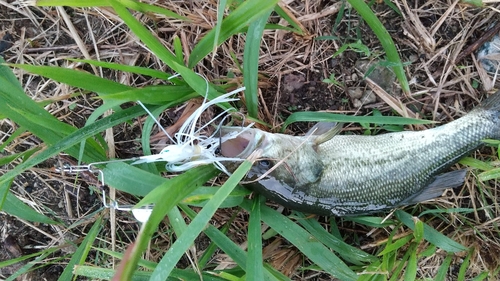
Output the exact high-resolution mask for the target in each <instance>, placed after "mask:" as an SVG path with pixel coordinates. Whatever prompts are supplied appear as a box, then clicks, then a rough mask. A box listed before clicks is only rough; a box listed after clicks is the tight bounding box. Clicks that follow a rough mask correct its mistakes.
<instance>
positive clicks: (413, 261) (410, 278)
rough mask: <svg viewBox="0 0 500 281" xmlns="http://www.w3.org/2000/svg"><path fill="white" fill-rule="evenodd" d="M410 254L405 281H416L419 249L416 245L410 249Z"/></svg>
mask: <svg viewBox="0 0 500 281" xmlns="http://www.w3.org/2000/svg"><path fill="white" fill-rule="evenodd" d="M407 252H409V253H410V258H409V259H408V264H407V266H406V270H405V277H404V278H405V281H414V280H415V278H416V277H417V261H418V260H417V249H416V247H415V244H413V245H412V247H410V248H409V249H408V251H407Z"/></svg>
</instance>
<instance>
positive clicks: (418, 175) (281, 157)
mask: <svg viewBox="0 0 500 281" xmlns="http://www.w3.org/2000/svg"><path fill="white" fill-rule="evenodd" d="M238 130H242V128H237V127H223V128H222V135H225V134H229V133H233V134H234V132H235V131H238ZM245 130H246V131H245V132H241V134H239V135H238V137H237V138H235V139H230V140H228V141H226V142H224V143H222V144H221V154H222V155H223V156H225V157H234V158H246V157H248V156H249V155H250V154H251V153H252V152H253V151H255V150H260V151H261V152H262V154H261V155H262V158H261V160H260V161H258V162H256V164H255V165H254V167H252V169H251V170H250V172H249V173H248V175H247V179H246V180H247V181H249V182H252V181H253V183H250V184H249V186H250V187H251V188H252V189H253V190H255V191H257V192H259V193H261V194H263V195H264V196H265V197H267V198H269V199H271V200H273V201H276V202H277V203H280V204H282V205H283V206H285V207H288V208H290V209H294V210H298V211H303V212H308V213H314V214H322V215H336V216H346V215H356V214H367V213H373V212H377V211H381V210H387V209H392V208H395V207H399V206H404V205H410V204H415V203H418V202H422V201H425V200H428V199H432V198H435V197H437V196H440V195H441V194H442V193H443V191H444V190H445V189H446V188H453V187H457V186H459V185H461V184H463V182H464V178H465V173H466V170H456V171H451V172H446V171H447V170H448V169H449V168H450V166H452V165H453V164H454V163H456V162H457V161H458V160H459V159H460V158H461V157H463V156H465V155H467V154H468V153H470V152H472V151H474V150H476V149H477V148H479V147H480V146H481V145H482V144H483V142H482V140H484V139H500V91H499V92H497V93H496V94H494V95H493V96H491V97H490V98H488V99H486V100H485V101H484V102H483V103H482V104H481V105H480V106H478V107H476V108H475V109H473V110H472V111H471V112H470V113H468V114H467V115H465V116H463V117H462V118H459V119H457V120H455V121H453V122H450V123H448V124H446V125H442V126H439V127H436V128H433V129H428V130H423V131H405V132H397V133H387V134H382V135H377V136H359V135H337V132H338V131H339V130H338V128H337V127H335V128H332V129H330V130H329V131H327V132H322V134H319V135H318V134H317V133H316V134H313V135H309V136H289V135H284V134H273V133H268V132H264V131H262V130H259V129H248V128H246V129H245ZM277 163H278V165H275V164H277ZM443 172H446V173H444V174H443Z"/></svg>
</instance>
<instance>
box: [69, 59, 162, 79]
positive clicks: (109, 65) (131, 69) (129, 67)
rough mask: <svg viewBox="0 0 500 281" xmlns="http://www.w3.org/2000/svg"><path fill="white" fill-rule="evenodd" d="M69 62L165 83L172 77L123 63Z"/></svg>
mask: <svg viewBox="0 0 500 281" xmlns="http://www.w3.org/2000/svg"><path fill="white" fill-rule="evenodd" d="M67 60H69V61H74V62H83V63H88V64H91V65H95V66H100V67H104V68H107V69H113V70H118V71H123V72H129V73H135V74H140V75H145V76H150V77H154V78H158V79H162V80H165V81H166V80H168V79H169V78H170V77H171V76H172V75H170V74H168V73H165V72H163V71H160V70H156V69H152V68H148V67H142V66H134V65H125V64H121V63H113V62H105V61H97V60H84V59H67Z"/></svg>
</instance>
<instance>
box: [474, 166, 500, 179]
mask: <svg viewBox="0 0 500 281" xmlns="http://www.w3.org/2000/svg"><path fill="white" fill-rule="evenodd" d="M477 178H478V179H479V180H480V181H489V180H494V179H498V178H500V168H494V169H491V170H489V171H486V172H482V173H480V174H479V175H478V176H477Z"/></svg>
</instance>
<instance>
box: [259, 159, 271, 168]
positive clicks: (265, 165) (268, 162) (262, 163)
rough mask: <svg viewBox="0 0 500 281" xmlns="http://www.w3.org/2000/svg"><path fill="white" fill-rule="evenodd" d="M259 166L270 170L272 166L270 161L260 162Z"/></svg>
mask: <svg viewBox="0 0 500 281" xmlns="http://www.w3.org/2000/svg"><path fill="white" fill-rule="evenodd" d="M259 165H261V166H262V167H264V168H269V166H271V162H270V161H269V160H261V161H259Z"/></svg>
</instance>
